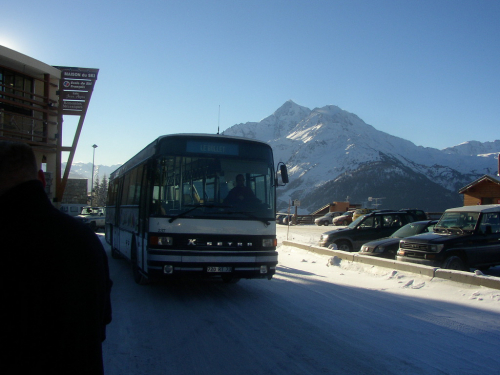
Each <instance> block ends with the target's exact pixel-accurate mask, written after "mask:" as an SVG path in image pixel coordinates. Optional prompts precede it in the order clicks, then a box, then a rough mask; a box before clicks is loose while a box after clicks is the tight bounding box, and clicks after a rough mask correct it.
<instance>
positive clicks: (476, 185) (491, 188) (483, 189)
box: [459, 175, 500, 206]
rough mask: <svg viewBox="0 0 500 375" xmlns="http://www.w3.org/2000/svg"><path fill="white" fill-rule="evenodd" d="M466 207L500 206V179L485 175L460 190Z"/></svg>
mask: <svg viewBox="0 0 500 375" xmlns="http://www.w3.org/2000/svg"><path fill="white" fill-rule="evenodd" d="M459 193H460V194H463V195H464V206H474V205H478V204H479V205H483V204H500V177H499V176H493V175H484V176H482V177H480V178H478V179H477V180H475V181H473V182H471V183H470V184H469V185H467V186H465V187H463V188H462V189H460V190H459Z"/></svg>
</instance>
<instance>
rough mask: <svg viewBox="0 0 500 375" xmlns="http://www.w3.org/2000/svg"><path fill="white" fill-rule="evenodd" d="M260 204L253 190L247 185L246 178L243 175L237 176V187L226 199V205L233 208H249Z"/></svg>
mask: <svg viewBox="0 0 500 375" xmlns="http://www.w3.org/2000/svg"><path fill="white" fill-rule="evenodd" d="M256 203H260V201H259V200H258V199H257V198H256V197H255V194H254V193H253V191H252V189H250V188H249V187H248V186H246V185H245V177H244V176H243V175H242V174H238V175H237V176H236V186H235V187H234V188H232V189H231V190H230V191H229V193H228V194H227V196H226V198H225V199H224V204H228V205H232V206H242V205H245V206H248V205H251V204H256Z"/></svg>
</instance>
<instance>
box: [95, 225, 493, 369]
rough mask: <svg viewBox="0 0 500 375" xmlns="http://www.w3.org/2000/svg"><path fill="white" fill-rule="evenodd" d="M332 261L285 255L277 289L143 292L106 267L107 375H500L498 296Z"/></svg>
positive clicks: (285, 250)
mask: <svg viewBox="0 0 500 375" xmlns="http://www.w3.org/2000/svg"><path fill="white" fill-rule="evenodd" d="M314 230H316V228H315V229H314ZM320 232H321V230H320ZM278 233H279V236H280V239H286V227H281V228H279V229H278ZM294 236H295V238H294V237H293V236H289V239H290V240H294V239H295V240H298V239H302V240H303V241H307V240H308V236H311V238H312V237H314V238H317V235H316V234H314V231H313V229H312V228H310V229H309V230H307V229H306V230H305V231H304V232H303V233H300V234H298V235H297V234H295V235H294ZM297 237H299V238H297ZM103 242H104V241H103ZM105 246H106V249H107V251H108V255H109V247H108V246H107V244H105ZM327 260H328V258H327V257H321V256H318V255H315V254H311V253H307V252H304V251H302V250H298V249H295V248H291V247H281V248H280V260H279V262H280V263H279V265H278V272H277V275H276V276H275V278H274V279H273V280H271V281H268V280H241V281H240V283H238V284H234V285H226V284H222V283H219V282H206V283H198V282H191V283H189V282H184V283H175V284H155V285H149V286H139V285H136V284H135V283H134V282H133V279H132V275H131V271H130V267H129V266H128V264H127V263H126V262H124V261H122V260H115V259H112V258H111V257H110V259H109V262H110V272H111V278H112V279H113V281H114V286H113V291H112V303H113V322H112V323H111V324H110V325H109V326H108V338H107V340H106V341H105V343H104V345H103V350H104V365H105V372H106V374H107V375H114V374H116V375H118V374H119V375H128V374H131V375H132V374H150V375H156V374H176V375H181V374H221V375H225V374H231V375H235V374H238V375H240V374H266V375H267V374H284V375H285V374H286V375H289V374H300V375H304V374H486V373H499V371H500V358H499V356H498V350H499V345H500V334H499V332H500V319H499V318H500V291H495V290H491V289H484V288H477V287H476V288H469V287H467V286H461V285H452V283H449V282H431V281H430V280H424V279H415V278H412V277H408V276H405V275H398V274H394V273H389V275H387V274H384V272H385V273H387V272H390V270H389V271H387V270H385V271H380V270H379V272H375V271H373V270H372V271H368V272H367V271H366V270H359V269H358V270H356V269H349V268H342V267H333V266H331V267H327V266H326V264H327ZM436 296H438V297H436ZM439 296H441V297H442V298H440V297H439Z"/></svg>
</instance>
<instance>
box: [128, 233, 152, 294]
mask: <svg viewBox="0 0 500 375" xmlns="http://www.w3.org/2000/svg"><path fill="white" fill-rule="evenodd" d="M131 260H132V274H133V275H134V281H135V282H136V284H139V285H147V284H149V280H148V279H147V277H146V276H144V275H143V274H142V272H141V270H140V269H139V265H138V264H137V249H136V247H135V243H134V244H133V245H132V259H131Z"/></svg>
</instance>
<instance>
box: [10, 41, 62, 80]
mask: <svg viewBox="0 0 500 375" xmlns="http://www.w3.org/2000/svg"><path fill="white" fill-rule="evenodd" d="M0 65H5V66H8V67H9V68H11V69H16V70H18V71H19V72H23V73H26V74H29V75H39V74H45V73H48V74H50V75H51V76H54V77H56V78H60V77H61V71H60V70H59V69H57V68H54V67H53V66H50V65H47V64H45V63H43V62H41V61H38V60H36V59H34V58H32V57H29V56H26V55H23V54H22V53H19V52H17V51H14V50H12V49H10V48H7V47H4V46H0Z"/></svg>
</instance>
